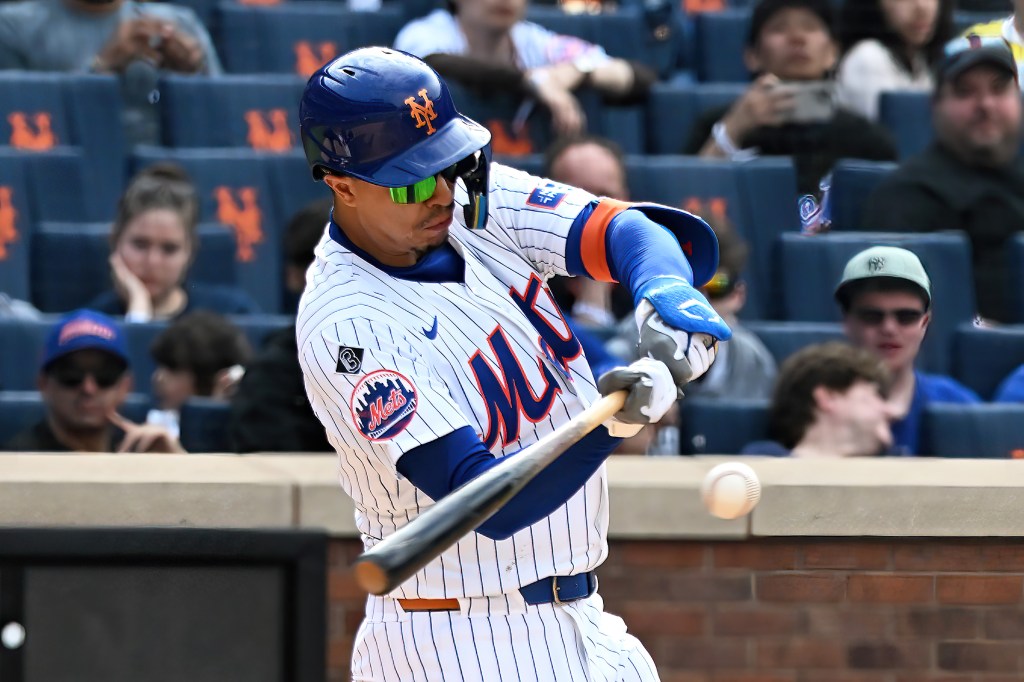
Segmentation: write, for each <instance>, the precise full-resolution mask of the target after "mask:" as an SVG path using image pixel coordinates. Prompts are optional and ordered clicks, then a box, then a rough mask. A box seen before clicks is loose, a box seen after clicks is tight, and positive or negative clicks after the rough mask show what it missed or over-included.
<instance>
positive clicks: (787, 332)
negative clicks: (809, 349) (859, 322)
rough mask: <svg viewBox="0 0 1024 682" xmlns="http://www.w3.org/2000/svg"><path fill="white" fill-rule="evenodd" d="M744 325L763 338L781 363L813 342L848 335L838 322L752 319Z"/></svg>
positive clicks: (841, 338)
mask: <svg viewBox="0 0 1024 682" xmlns="http://www.w3.org/2000/svg"><path fill="white" fill-rule="evenodd" d="M743 326H744V327H745V328H746V329H748V330H749V331H751V332H753V333H754V334H756V335H757V338H759V339H761V342H762V343H764V345H765V347H766V348H767V349H768V352H770V353H771V354H772V357H773V358H775V362H776V363H777V364H779V365H781V364H782V363H783V362H785V360H786V358H788V357H789V356H790V355H792V354H793V353H795V352H797V351H798V350H800V349H801V348H804V347H805V346H809V345H811V344H813V343H825V342H826V341H843V340H845V339H846V335H845V334H844V333H843V326H842V325H841V324H839V323H837V322H778V321H765V320H752V321H750V322H744V323H743Z"/></svg>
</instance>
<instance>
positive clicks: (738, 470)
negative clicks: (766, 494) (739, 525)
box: [700, 462, 761, 519]
mask: <svg viewBox="0 0 1024 682" xmlns="http://www.w3.org/2000/svg"><path fill="white" fill-rule="evenodd" d="M700 494H701V497H702V498H703V500H704V506H705V507H707V509H708V511H709V512H711V514H712V516H717V517H718V518H720V519H736V518H739V517H741V516H743V515H745V514H749V513H750V512H751V511H752V510H753V509H754V507H755V506H757V503H758V501H759V500H760V499H761V481H760V479H758V477H757V474H756V473H754V470H753V469H751V468H750V467H749V466H747V465H746V464H743V463H742V462H724V463H722V464H719V465H718V466H716V467H714V468H713V469H712V470H711V471H709V472H708V474H707V476H705V477H704V482H703V483H701V486H700Z"/></svg>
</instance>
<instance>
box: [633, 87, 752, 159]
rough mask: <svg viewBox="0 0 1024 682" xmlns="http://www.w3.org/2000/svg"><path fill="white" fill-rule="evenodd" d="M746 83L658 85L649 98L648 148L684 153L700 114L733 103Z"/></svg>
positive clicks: (658, 152) (661, 152) (659, 151)
mask: <svg viewBox="0 0 1024 682" xmlns="http://www.w3.org/2000/svg"><path fill="white" fill-rule="evenodd" d="M746 87H747V86H746V84H742V83H700V84H692V85H676V84H672V85H669V84H658V85H655V86H654V87H653V88H652V89H651V94H650V96H649V97H648V99H647V117H646V122H647V125H646V129H647V141H646V149H647V152H648V153H650V154H682V153H684V152H685V151H686V145H687V144H688V142H689V140H690V135H691V134H692V129H693V124H694V123H695V122H696V120H697V118H698V117H699V116H700V115H701V114H703V113H704V112H705V111H707V110H709V109H714V108H717V107H721V106H726V105H729V104H731V103H732V102H733V101H735V100H736V98H738V97H739V96H740V95H741V94H743V91H744V90H745V89H746Z"/></svg>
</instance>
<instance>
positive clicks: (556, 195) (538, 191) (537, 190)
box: [526, 180, 569, 211]
mask: <svg viewBox="0 0 1024 682" xmlns="http://www.w3.org/2000/svg"><path fill="white" fill-rule="evenodd" d="M568 193H569V188H568V187H566V186H565V185H560V184H558V183H557V182H551V181H550V180H549V181H547V182H542V183H541V184H539V185H537V186H536V187H534V188H533V191H532V192H530V196H529V198H527V200H526V205H527V206H534V207H536V208H546V209H548V210H549V211H553V210H555V209H556V208H558V205H559V204H560V203H562V199H564V198H565V195H566V194H568Z"/></svg>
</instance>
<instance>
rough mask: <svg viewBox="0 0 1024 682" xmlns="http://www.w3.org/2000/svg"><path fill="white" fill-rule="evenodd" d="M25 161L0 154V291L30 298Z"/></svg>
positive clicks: (30, 218) (28, 222)
mask: <svg viewBox="0 0 1024 682" xmlns="http://www.w3.org/2000/svg"><path fill="white" fill-rule="evenodd" d="M24 173H25V164H24V163H23V162H22V160H21V159H19V158H18V157H16V156H8V155H0V293H5V294H7V295H8V296H11V297H12V298H20V299H28V297H29V247H30V244H29V241H30V240H29V235H30V234H31V230H32V223H33V219H32V213H31V211H30V209H29V193H28V185H27V183H26V182H25V175H24Z"/></svg>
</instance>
